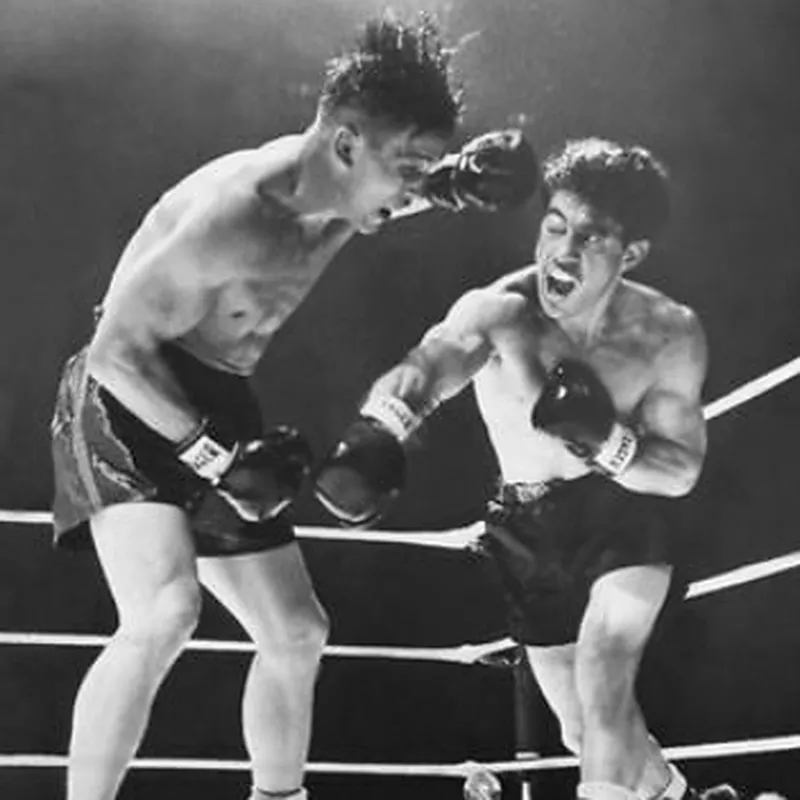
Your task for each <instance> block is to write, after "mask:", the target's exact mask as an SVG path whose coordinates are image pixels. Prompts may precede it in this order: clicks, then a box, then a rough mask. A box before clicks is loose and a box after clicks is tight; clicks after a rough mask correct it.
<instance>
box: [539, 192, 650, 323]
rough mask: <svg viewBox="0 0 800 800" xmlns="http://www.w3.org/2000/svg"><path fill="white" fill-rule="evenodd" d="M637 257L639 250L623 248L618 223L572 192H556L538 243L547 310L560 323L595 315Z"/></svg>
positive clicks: (541, 289)
mask: <svg viewBox="0 0 800 800" xmlns="http://www.w3.org/2000/svg"><path fill="white" fill-rule="evenodd" d="M636 257H637V253H636V249H635V247H634V249H630V246H629V247H626V246H625V244H624V243H623V240H622V228H621V226H620V225H619V224H618V223H616V222H615V221H614V220H612V219H609V218H608V217H604V216H602V215H601V214H599V213H598V212H597V211H596V210H595V209H594V208H592V206H590V205H589V204H587V203H585V202H584V201H582V200H581V199H580V198H579V197H578V196H577V195H575V194H572V193H571V192H565V191H556V192H554V193H553V196H552V198H551V200H550V204H549V206H548V207H547V211H546V213H545V215H544V217H543V218H542V222H541V225H540V228H539V239H538V242H537V244H536V263H537V264H538V266H539V273H538V291H539V301H540V304H541V306H542V309H543V311H544V312H545V314H547V315H548V316H549V317H552V318H554V319H560V318H564V317H573V316H577V315H580V314H581V313H582V312H586V311H589V310H591V309H592V308H593V307H594V306H595V305H596V304H597V303H598V302H599V301H600V300H601V299H602V298H604V297H606V296H607V295H608V294H609V293H610V292H611V291H612V290H613V288H614V287H615V286H616V285H617V283H618V282H619V280H620V278H621V276H622V273H623V272H625V271H626V270H627V269H630V268H631V267H632V266H634V260H635V259H636Z"/></svg>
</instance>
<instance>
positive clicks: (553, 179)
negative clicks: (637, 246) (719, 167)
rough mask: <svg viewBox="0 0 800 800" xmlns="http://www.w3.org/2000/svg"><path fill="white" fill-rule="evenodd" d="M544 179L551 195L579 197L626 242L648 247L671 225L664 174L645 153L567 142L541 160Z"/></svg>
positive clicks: (598, 141) (613, 145) (603, 142)
mask: <svg viewBox="0 0 800 800" xmlns="http://www.w3.org/2000/svg"><path fill="white" fill-rule="evenodd" d="M542 173H543V179H544V184H545V186H546V187H547V191H548V193H549V194H550V195H552V194H553V193H554V192H556V191H559V190H564V191H567V192H571V193H573V194H575V195H577V196H578V197H580V198H581V200H583V201H584V202H586V203H588V204H589V205H591V206H592V207H593V208H594V209H596V210H597V211H598V212H599V213H601V214H603V215H604V216H608V217H610V218H611V219H613V220H615V221H616V222H617V223H619V224H620V225H621V226H622V229H623V236H624V239H625V240H626V241H629V242H630V241H635V240H637V239H649V240H651V241H652V240H654V239H655V238H656V237H657V236H658V235H659V234H660V233H661V231H662V230H663V229H664V228H665V227H666V225H667V223H668V222H669V216H670V201H669V192H668V185H667V184H668V178H667V171H666V168H665V167H664V165H663V164H661V163H660V162H659V161H658V160H657V159H656V158H655V157H654V156H653V154H652V153H651V152H650V151H649V150H646V149H645V148H644V147H639V146H624V145H621V144H617V143H616V142H611V141H607V140H605V139H598V138H588V139H576V140H572V141H568V142H567V143H566V145H565V146H564V147H563V148H562V149H561V150H560V151H558V152H556V153H553V154H552V155H551V156H549V157H548V158H547V159H546V160H545V162H544V164H543V168H542Z"/></svg>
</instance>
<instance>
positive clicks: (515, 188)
mask: <svg viewBox="0 0 800 800" xmlns="http://www.w3.org/2000/svg"><path fill="white" fill-rule="evenodd" d="M538 185H539V165H538V162H537V159H536V154H535V153H534V151H533V148H532V147H531V146H530V144H529V143H528V141H527V140H526V139H525V137H524V136H523V134H522V131H519V130H516V129H513V128H512V129H508V130H503V131H492V132H491V133H486V134H483V135H482V136H478V137H477V138H475V139H472V140H471V141H469V142H467V144H465V145H464V147H463V148H462V149H461V151H460V152H459V153H452V154H450V155H447V156H445V157H444V158H443V159H442V160H441V161H439V162H438V163H437V164H436V165H434V166H433V167H432V168H431V169H430V171H429V172H428V173H427V174H426V176H425V178H424V180H423V182H422V190H421V195H422V196H423V197H425V199H427V200H428V201H430V202H431V203H433V204H434V205H436V206H441V207H443V208H448V209H450V210H451V211H461V210H463V209H466V208H472V209H477V210H479V211H501V210H507V209H512V208H516V207H517V206H520V205H522V204H523V203H525V202H526V201H527V200H528V199H529V198H530V197H531V196H532V195H533V193H534V192H535V191H536V188H537V186H538Z"/></svg>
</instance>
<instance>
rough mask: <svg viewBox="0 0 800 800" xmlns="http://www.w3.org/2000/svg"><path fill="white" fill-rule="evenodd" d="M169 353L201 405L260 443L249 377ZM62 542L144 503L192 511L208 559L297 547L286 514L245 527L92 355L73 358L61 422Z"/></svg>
mask: <svg viewBox="0 0 800 800" xmlns="http://www.w3.org/2000/svg"><path fill="white" fill-rule="evenodd" d="M162 355H163V356H164V358H165V359H166V360H167V362H168V364H169V366H170V368H171V369H172V371H173V373H174V374H175V376H176V377H177V379H178V381H179V382H180V385H181V387H182V388H183V390H184V392H185V393H186V395H187V396H188V398H189V400H190V401H191V402H192V404H193V406H194V407H195V408H196V409H197V410H198V411H199V413H200V414H202V415H203V416H208V417H209V418H210V419H211V420H212V421H213V423H214V426H215V427H216V429H217V430H218V431H220V433H221V434H222V435H224V436H225V437H230V438H231V439H232V440H239V441H241V440H248V439H255V438H259V437H260V436H262V434H263V425H262V420H261V413H260V411H259V407H258V403H257V401H256V398H255V396H254V395H253V393H252V391H251V389H250V387H249V384H248V381H247V379H246V378H243V377H240V376H237V375H232V374H230V373H227V372H222V371H221V370H217V369H213V368H212V367H209V366H207V365H205V364H203V363H202V362H200V361H198V360H197V359H196V358H194V357H193V356H191V355H189V354H188V353H186V352H185V351H184V350H182V349H180V348H179V347H177V346H176V345H170V344H165V345H163V346H162ZM51 431H52V447H53V464H54V472H55V499H54V502H53V522H54V527H55V542H56V544H58V545H61V546H66V547H68V548H73V549H77V548H81V547H84V546H86V545H88V543H89V542H90V537H89V535H88V533H89V531H88V525H87V524H86V523H87V522H88V520H89V519H90V518H91V517H92V515H93V514H95V513H96V512H97V511H99V510H100V509H102V508H105V507H107V506H111V505H115V504H118V503H135V502H142V501H149V502H157V503H166V504H169V505H174V506H178V507H180V508H182V509H184V510H185V511H186V512H187V513H188V514H189V518H190V521H191V525H192V531H193V534H194V538H195V546H196V548H197V553H198V555H203V556H216V555H235V554H238V553H249V552H256V551H259V550H268V549H271V548H274V547H279V546H281V545H283V544H286V543H288V542H291V541H293V539H294V531H293V529H292V526H291V524H290V522H289V521H288V520H287V519H286V518H285V516H283V515H280V516H278V517H277V518H275V519H272V520H266V521H264V522H258V523H251V522H245V521H243V520H242V519H241V518H240V517H239V516H238V515H237V514H236V513H235V511H234V510H233V509H232V508H231V507H230V506H229V505H228V504H227V503H226V502H225V501H224V500H223V499H222V498H221V497H220V496H219V495H218V494H217V493H216V492H214V491H213V490H212V489H211V488H210V487H209V485H208V484H207V483H206V482H204V481H203V480H201V479H200V478H198V477H197V476H196V475H195V474H194V473H193V472H191V471H190V470H189V469H188V468H187V467H185V466H184V465H183V464H182V463H181V462H180V461H179V460H178V459H177V458H176V457H175V454H174V446H173V445H172V443H171V442H169V441H168V440H166V439H164V438H163V437H162V436H160V435H159V434H157V433H156V432H155V431H153V430H152V429H151V428H149V427H148V426H147V425H145V424H144V423H143V422H141V421H140V420H139V419H138V418H137V417H135V416H134V415H133V414H131V413H130V412H129V411H128V410H127V409H125V408H124V407H123V406H122V405H121V404H120V403H119V402H117V400H116V399H115V398H114V397H113V396H112V395H111V394H110V393H109V392H107V391H106V390H105V389H104V388H102V387H101V386H100V385H99V384H98V383H97V382H96V381H95V380H94V379H93V378H92V377H91V376H89V375H88V374H87V370H86V349H83V350H81V351H80V352H78V353H77V354H75V355H74V356H72V358H70V359H69V361H68V362H67V364H66V366H65V367H64V370H63V373H62V376H61V383H60V385H59V388H58V396H57V399H56V407H55V412H54V415H53V421H52V425H51Z"/></svg>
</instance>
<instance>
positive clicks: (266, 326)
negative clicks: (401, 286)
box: [52, 17, 536, 800]
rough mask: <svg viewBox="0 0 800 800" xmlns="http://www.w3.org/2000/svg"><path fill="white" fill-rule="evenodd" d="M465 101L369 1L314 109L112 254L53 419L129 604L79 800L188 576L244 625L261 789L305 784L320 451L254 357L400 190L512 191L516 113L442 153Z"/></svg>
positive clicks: (78, 495) (66, 492)
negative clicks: (308, 508) (301, 533)
mask: <svg viewBox="0 0 800 800" xmlns="http://www.w3.org/2000/svg"><path fill="white" fill-rule="evenodd" d="M459 112H460V100H459V91H457V90H456V89H455V88H454V86H453V82H452V79H451V76H450V71H449V54H448V51H447V49H446V48H445V47H444V45H443V43H442V39H441V37H440V34H439V32H438V30H437V28H436V26H435V25H434V24H433V22H432V21H431V20H430V19H428V18H422V19H421V20H420V22H419V24H410V25H407V24H403V23H402V22H400V21H398V20H396V19H393V18H390V17H384V18H381V19H377V20H373V21H371V22H369V23H368V24H367V25H366V26H365V28H364V31H363V33H362V36H361V38H360V40H359V41H358V43H357V45H356V46H355V48H354V49H352V50H350V51H349V52H348V53H346V54H344V55H342V56H340V57H339V58H337V59H334V60H333V61H332V62H331V63H330V65H329V69H328V73H327V77H326V79H325V83H324V87H323V90H322V95H321V98H320V101H319V104H318V109H317V114H316V118H315V119H314V121H313V122H312V124H311V125H310V126H309V127H308V128H307V129H306V130H304V131H303V132H301V133H299V134H296V135H288V136H283V137H281V138H279V139H275V140H273V141H270V142H268V143H267V144H265V145H263V146H262V147H259V148H258V149H254V150H247V151H241V152H236V153H232V154H229V155H226V156H223V157H221V158H219V159H216V160H215V161H212V162H211V163H209V164H207V165H205V166H203V167H201V168H200V169H199V170H198V171H196V172H194V173H193V174H191V175H189V176H188V177H187V178H185V179H184V180H183V181H181V182H180V183H178V184H177V186H175V187H174V188H172V189H171V190H170V191H168V192H167V193H166V194H165V195H164V196H163V197H162V198H161V199H160V200H159V201H158V202H157V203H156V205H155V206H154V208H153V209H152V210H151V211H150V212H149V213H148V214H147V216H146V217H145V219H144V221H143V222H142V224H141V226H140V228H139V229H138V231H137V232H136V233H135V234H134V236H133V238H132V239H131V240H130V242H129V243H128V245H127V247H126V248H125V250H124V252H123V253H122V256H121V258H120V261H119V263H118V265H117V267H116V270H115V272H114V275H113V277H112V279H111V283H110V286H109V288H108V291H107V292H106V295H105V297H104V299H103V302H102V310H101V312H100V313H99V314H98V320H97V325H96V328H95V331H94V335H93V336H92V338H91V341H90V342H89V343H88V345H87V346H85V347H83V348H82V349H81V350H80V351H79V352H78V353H76V354H75V355H74V356H73V357H72V358H70V359H69V361H68V362H67V365H66V367H65V369H64V371H63V375H62V379H61V384H60V387H59V390H58V398H57V402H56V409H55V414H54V417H53V424H52V434H53V458H54V464H55V483H56V495H55V502H54V520H55V536H56V541H57V542H58V544H60V545H64V546H72V547H79V546H81V545H85V544H87V543H89V542H92V541H93V543H94V546H95V549H96V551H97V553H98V556H99V559H100V562H101V565H102V567H103V571H104V574H105V576H106V579H107V581H108V585H109V587H110V590H111V594H112V595H113V598H114V602H115V604H116V608H117V611H118V615H119V627H118V629H117V631H116V633H115V634H114V636H113V637H112V639H111V642H110V643H109V645H108V646H107V647H106V648H105V650H104V651H103V652H102V654H101V655H100V657H99V658H98V659H97V661H96V662H95V663H94V665H93V666H92V667H91V669H90V670H89V672H88V674H87V676H86V677H85V679H84V681H83V684H82V686H81V688H80V691H79V693H78V698H77V701H76V705H75V712H74V722H73V729H72V739H71V743H70V756H69V769H68V778H67V782H68V798H69V800H111V798H113V797H115V796H116V793H117V791H118V788H119V785H120V783H121V781H122V779H123V776H124V773H125V771H126V769H127V766H128V764H129V762H130V760H131V758H132V757H133V755H134V754H135V752H136V750H137V747H138V745H139V743H140V741H141V739H142V736H143V735H144V731H145V728H146V725H147V721H148V717H149V713H150V709H151V707H152V703H153V700H154V697H155V694H156V692H157V689H158V687H159V686H160V685H161V683H162V681H163V680H164V678H165V676H166V674H167V672H168V670H169V669H170V667H171V665H172V664H173V663H174V661H175V659H176V658H177V657H178V655H179V653H180V651H181V649H182V647H183V645H184V644H185V643H186V641H187V639H188V638H189V637H190V636H191V634H192V631H193V630H194V628H195V625H196V624H197V620H198V614H199V609H200V586H201V584H202V585H204V586H205V587H206V588H208V589H209V590H210V591H211V592H212V593H213V594H214V595H215V596H216V597H217V598H218V599H219V600H220V601H221V602H222V603H223V604H224V605H225V606H226V607H227V608H228V609H229V610H230V611H231V612H232V613H233V615H234V616H235V617H236V618H237V619H238V620H239V622H240V623H241V624H242V626H243V627H244V629H245V630H246V631H247V633H248V635H249V636H250V637H251V638H252V640H253V641H254V643H255V645H256V650H257V655H256V657H255V659H254V660H253V662H252V666H251V668H250V672H249V675H248V678H247V683H246V686H245V691H244V699H243V705H242V707H243V728H244V739H245V744H246V747H247V750H248V753H249V756H250V759H251V762H252V765H253V789H252V798H254V799H255V798H260V799H263V798H269V797H285V798H289V797H291V798H298V799H299V798H301V797H305V789H303V773H304V765H305V760H306V756H307V749H308V742H309V735H310V726H311V712H312V696H313V690H314V684H315V680H316V674H317V668H318V663H319V659H320V656H321V654H322V651H323V646H324V643H325V640H326V636H327V631H328V623H327V618H326V615H325V612H324V610H323V609H322V607H321V606H320V603H319V602H318V600H317V598H316V596H315V594H314V591H313V588H312V585H311V582H310V580H309V576H308V574H307V571H306V567H305V565H304V562H303V559H302V556H301V554H300V550H299V548H298V546H297V543H296V542H295V540H294V533H293V529H292V524H291V521H290V519H289V516H288V513H289V506H290V505H291V503H292V500H293V498H294V496H295V495H296V493H297V491H298V489H299V488H300V485H301V483H302V481H303V479H304V477H305V476H306V474H307V473H308V468H309V464H310V461H311V453H310V448H309V446H308V444H307V443H306V441H305V439H304V438H303V436H302V434H301V433H300V432H299V431H297V430H294V429H293V428H291V427H288V426H283V427H279V428H277V429H275V430H272V431H265V430H264V429H263V427H262V422H261V414H260V411H259V407H258V404H257V402H256V399H255V397H254V396H253V393H252V391H251V389H250V388H249V385H248V378H249V376H250V375H252V373H253V371H254V370H255V368H256V365H257V364H258V362H259V360H260V359H261V357H262V356H263V354H264V352H265V351H266V349H267V348H268V347H269V344H270V341H271V339H272V337H273V335H274V334H275V332H276V330H278V328H280V327H281V325H282V324H283V322H284V321H285V320H286V319H287V317H288V316H289V315H290V314H291V313H292V312H293V311H294V310H295V308H296V307H297V306H298V304H299V303H301V302H302V300H303V298H304V297H305V296H306V295H307V294H308V292H309V291H310V289H311V288H312V286H313V285H314V283H315V281H316V280H317V278H318V277H319V276H320V274H321V273H322V271H323V270H324V269H325V267H326V266H327V265H328V263H329V262H330V261H331V259H332V258H333V256H334V255H335V254H336V253H337V252H338V251H339V249H340V248H341V247H342V246H343V245H344V244H345V242H347V241H348V239H350V237H351V236H352V235H353V234H354V233H356V232H362V233H371V232H373V231H375V230H377V229H378V228H379V227H380V226H381V225H382V224H383V223H384V222H385V221H386V220H387V219H388V218H390V217H391V216H392V214H393V212H395V211H396V210H399V209H402V208H404V207H406V206H407V205H408V204H409V203H410V201H411V200H414V202H415V204H416V205H417V207H418V209H421V208H424V207H431V206H432V205H434V204H435V205H445V206H447V207H450V208H453V209H461V208H464V207H473V208H478V209H483V210H493V209H495V208H500V207H508V206H511V205H513V204H515V203H518V202H519V198H520V192H519V189H518V187H517V185H516V184H517V183H519V181H518V179H517V169H516V168H517V167H521V169H520V173H519V174H521V175H522V176H523V180H527V181H528V185H530V183H531V180H530V176H533V182H534V183H535V175H536V165H535V161H534V160H533V155H532V153H531V152H530V150H529V149H526V147H527V146H526V145H525V143H524V142H523V141H521V140H520V139H519V137H518V136H516V135H515V134H514V133H513V132H511V133H509V134H508V136H506V135H505V134H502V133H501V134H498V137H499V138H497V137H496V138H493V139H490V140H488V141H487V140H483V141H480V140H479V141H478V142H477V144H476V143H471V144H468V145H467V150H466V152H467V155H466V156H465V157H464V158H461V157H459V156H450V157H448V158H447V159H444V160H442V155H443V152H444V149H445V145H446V140H447V139H448V138H449V137H450V136H451V134H453V132H454V130H455V128H456V125H457V122H458V119H459ZM509 165H513V168H512V169H511V170H509V169H508V167H509ZM524 176H528V177H524ZM511 184H513V185H511ZM506 197H507V199H506ZM498 198H499V200H498ZM276 391H280V388H279V387H276Z"/></svg>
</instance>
